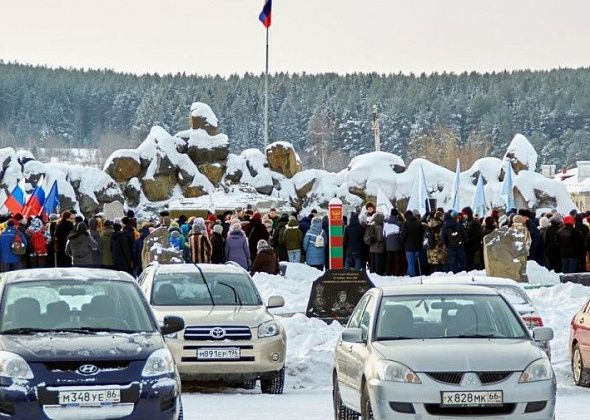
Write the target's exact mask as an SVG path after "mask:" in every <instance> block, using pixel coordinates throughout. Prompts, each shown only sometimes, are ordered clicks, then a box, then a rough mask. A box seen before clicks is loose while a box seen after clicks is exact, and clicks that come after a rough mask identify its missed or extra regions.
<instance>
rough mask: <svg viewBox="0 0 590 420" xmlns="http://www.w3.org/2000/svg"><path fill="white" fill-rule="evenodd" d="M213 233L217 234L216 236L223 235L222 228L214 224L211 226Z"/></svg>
mask: <svg viewBox="0 0 590 420" xmlns="http://www.w3.org/2000/svg"><path fill="white" fill-rule="evenodd" d="M213 232H215V233H217V234H218V235H221V234H223V226H221V225H217V224H216V225H215V226H213Z"/></svg>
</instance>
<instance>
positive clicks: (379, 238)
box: [363, 213, 385, 275]
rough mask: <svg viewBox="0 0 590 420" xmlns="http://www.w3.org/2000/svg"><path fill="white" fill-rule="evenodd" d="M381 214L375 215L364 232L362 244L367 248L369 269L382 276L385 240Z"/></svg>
mask: <svg viewBox="0 0 590 420" xmlns="http://www.w3.org/2000/svg"><path fill="white" fill-rule="evenodd" d="M384 219H385V218H384V216H383V213H375V214H374V215H373V216H372V217H371V218H370V219H369V220H370V224H369V226H368V227H367V229H366V230H365V234H364V238H363V239H364V243H365V245H368V246H369V269H370V270H371V272H372V273H377V274H379V275H383V274H384V267H385V258H384V256H385V238H384V236H383V222H384Z"/></svg>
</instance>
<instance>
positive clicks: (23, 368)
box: [0, 351, 33, 379]
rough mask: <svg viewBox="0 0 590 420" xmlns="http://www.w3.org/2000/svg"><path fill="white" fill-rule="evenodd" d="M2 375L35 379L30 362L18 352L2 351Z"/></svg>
mask: <svg viewBox="0 0 590 420" xmlns="http://www.w3.org/2000/svg"><path fill="white" fill-rule="evenodd" d="M0 376H5V377H8V378H12V379H33V371H32V370H31V367H30V366H29V364H28V363H27V362H26V361H25V359H23V358H22V357H20V356H19V355H18V354H15V353H11V352H9V351H0Z"/></svg>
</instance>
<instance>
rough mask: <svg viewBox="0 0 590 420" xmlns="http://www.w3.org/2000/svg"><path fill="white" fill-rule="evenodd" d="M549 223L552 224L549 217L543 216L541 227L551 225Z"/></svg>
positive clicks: (540, 221)
mask: <svg viewBox="0 0 590 420" xmlns="http://www.w3.org/2000/svg"><path fill="white" fill-rule="evenodd" d="M549 225H551V222H549V219H548V218H547V217H545V216H543V217H541V218H540V219H539V228H540V229H543V228H546V227H549Z"/></svg>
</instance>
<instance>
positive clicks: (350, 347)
mask: <svg viewBox="0 0 590 420" xmlns="http://www.w3.org/2000/svg"><path fill="white" fill-rule="evenodd" d="M348 351H349V352H351V353H352V344H351V345H349V346H348Z"/></svg>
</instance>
